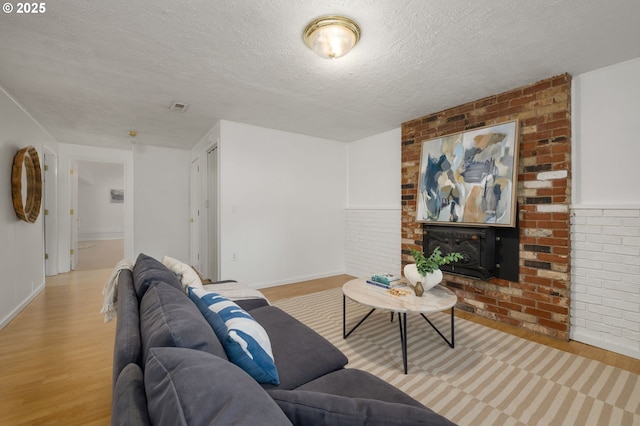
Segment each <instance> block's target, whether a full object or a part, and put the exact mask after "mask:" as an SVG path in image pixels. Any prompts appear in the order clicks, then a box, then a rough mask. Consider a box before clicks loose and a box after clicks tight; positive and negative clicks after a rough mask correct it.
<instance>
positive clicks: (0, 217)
mask: <svg viewBox="0 0 640 426" xmlns="http://www.w3.org/2000/svg"><path fill="white" fill-rule="evenodd" d="M29 145H33V146H34V147H35V148H36V150H37V151H38V155H39V157H40V162H41V164H42V163H43V158H44V156H43V152H42V149H43V146H46V147H47V148H49V149H51V150H53V151H55V150H57V145H58V144H57V142H56V141H55V139H53V138H52V137H51V136H50V135H49V134H48V133H47V132H46V131H45V130H43V129H42V127H40V125H39V124H38V123H37V122H36V121H35V120H33V119H32V118H31V117H30V116H29V114H28V113H26V112H25V111H24V110H23V109H22V108H21V106H20V105H19V104H17V103H16V102H15V101H14V100H13V99H12V98H11V97H10V96H9V95H8V94H7V93H6V92H5V91H4V89H2V88H0V176H2V177H3V179H2V180H1V182H2V191H0V271H2V279H0V328H3V327H4V326H5V325H7V323H8V322H9V321H11V319H13V318H14V317H15V316H16V315H17V314H18V312H20V310H22V309H23V308H24V307H25V306H26V305H27V304H28V303H29V302H30V301H31V300H32V299H33V298H34V297H35V296H36V295H37V294H38V293H39V292H40V291H42V289H43V288H44V233H43V219H42V217H43V216H42V214H40V216H39V217H38V220H37V221H36V222H35V223H27V222H24V221H21V220H19V219H18V218H17V216H16V214H15V212H14V210H13V202H12V199H11V184H10V183H11V179H10V176H11V171H12V168H13V157H14V156H15V154H16V152H17V151H18V150H19V149H22V148H24V147H27V146H29Z"/></svg>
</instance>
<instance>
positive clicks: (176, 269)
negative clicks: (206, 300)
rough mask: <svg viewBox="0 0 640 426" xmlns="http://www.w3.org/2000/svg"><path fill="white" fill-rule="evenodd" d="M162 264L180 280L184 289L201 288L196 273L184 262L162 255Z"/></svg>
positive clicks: (200, 282)
mask: <svg viewBox="0 0 640 426" xmlns="http://www.w3.org/2000/svg"><path fill="white" fill-rule="evenodd" d="M162 264H163V265H164V266H166V267H167V268H169V270H171V272H173V273H174V274H176V275H177V276H178V278H180V282H181V283H182V287H183V288H184V289H185V291H186V289H187V288H188V287H193V288H199V289H202V288H203V287H202V281H201V280H200V277H199V276H198V273H197V272H196V271H195V270H194V269H193V268H192V267H191V266H189V265H187V264H186V263H184V262H181V261H179V260H177V259H174V258H172V257H169V256H164V257H163V258H162Z"/></svg>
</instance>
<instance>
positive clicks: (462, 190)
mask: <svg viewBox="0 0 640 426" xmlns="http://www.w3.org/2000/svg"><path fill="white" fill-rule="evenodd" d="M518 141H519V138H518V122H517V121H515V120H514V121H509V122H506V123H501V124H497V125H492V126H486V127H481V128H477V129H473V130H468V131H465V132H460V133H455V134H451V135H446V136H442V137H439V138H436V139H430V140H425V141H423V142H422V153H421V156H420V174H419V182H418V198H417V208H416V220H417V221H418V222H424V223H433V224H438V225H443V224H451V225H465V226H504V227H514V226H515V223H516V217H515V216H516V213H515V212H516V204H517V199H516V187H517V179H518V164H517V162H518V148H519V142H518Z"/></svg>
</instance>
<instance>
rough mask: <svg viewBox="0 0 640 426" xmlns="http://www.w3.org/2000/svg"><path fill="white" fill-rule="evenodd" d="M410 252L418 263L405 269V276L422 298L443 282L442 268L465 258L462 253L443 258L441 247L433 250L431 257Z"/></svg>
mask: <svg viewBox="0 0 640 426" xmlns="http://www.w3.org/2000/svg"><path fill="white" fill-rule="evenodd" d="M409 251H410V252H411V256H413V259H414V260H415V261H416V263H410V264H408V265H406V266H405V267H404V276H405V277H406V278H407V280H409V282H410V283H411V284H412V285H413V286H414V290H415V292H416V295H417V296H422V293H423V292H424V291H427V290H430V289H431V288H433V287H435V286H436V285H438V284H439V283H440V282H441V281H442V271H441V270H440V266H442V265H447V264H449V263H451V262H457V261H458V260H462V258H463V257H462V254H461V253H459V252H455V251H454V252H451V253H448V254H446V255H444V256H443V254H442V250H440V247H436V248H435V249H433V251H432V252H431V254H430V255H429V257H425V255H424V253H423V252H421V251H418V250H414V249H410V250H409ZM418 293H420V294H418Z"/></svg>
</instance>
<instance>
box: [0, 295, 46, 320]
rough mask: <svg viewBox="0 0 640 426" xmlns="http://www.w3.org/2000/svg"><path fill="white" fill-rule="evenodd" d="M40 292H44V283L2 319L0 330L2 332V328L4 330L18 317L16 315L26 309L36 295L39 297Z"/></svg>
mask: <svg viewBox="0 0 640 426" xmlns="http://www.w3.org/2000/svg"><path fill="white" fill-rule="evenodd" d="M42 290H44V283H42V284H40V285H39V286H38V287H37V288H36V289H35V290H34V291H33V293H31V294H30V295H29V296H28V297H27V298H26V299H24V300H23V301H22V303H20V304H19V305H18V306H16V307H15V308H14V309H13V310H12V311H11V312H9V315H7V316H6V317H4V318H3V319H2V321H0V330H2V329H3V328H5V327H6V326H7V325H8V324H9V323H10V322H11V321H12V320H13V319H14V318H15V317H17V316H18V314H19V313H20V312H22V310H23V309H24V308H26V307H27V305H29V303H31V302H32V301H33V299H35V298H36V296H37V295H39V294H40V293H41V292H42Z"/></svg>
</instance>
